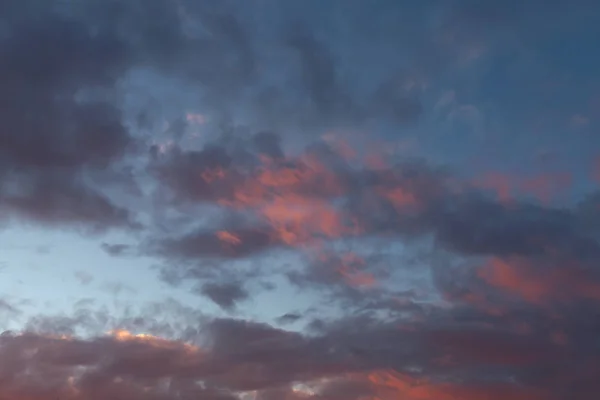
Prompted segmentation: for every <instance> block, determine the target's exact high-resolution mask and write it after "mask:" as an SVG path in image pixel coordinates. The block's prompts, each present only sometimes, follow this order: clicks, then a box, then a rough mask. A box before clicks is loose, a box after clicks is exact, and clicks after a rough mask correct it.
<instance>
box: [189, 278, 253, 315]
mask: <svg viewBox="0 0 600 400" xmlns="http://www.w3.org/2000/svg"><path fill="white" fill-rule="evenodd" d="M199 291H200V293H202V294H203V295H204V296H206V297H208V298H209V299H211V300H212V301H213V302H214V303H216V304H218V305H219V306H220V307H222V308H223V309H225V310H233V309H234V308H235V306H236V305H237V303H238V302H241V301H244V300H246V299H247V298H248V297H249V294H248V292H247V291H246V290H245V289H244V287H243V286H242V285H240V284H236V283H223V284H219V283H205V284H204V285H202V287H201V288H200V289H199Z"/></svg>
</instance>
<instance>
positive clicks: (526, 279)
mask: <svg viewBox="0 0 600 400" xmlns="http://www.w3.org/2000/svg"><path fill="white" fill-rule="evenodd" d="M561 267H562V268H556V267H555V266H553V265H551V264H550V263H549V265H542V266H538V265H536V264H535V263H532V262H531V261H529V260H527V259H523V258H509V259H501V258H492V259H491V260H489V262H488V263H487V264H486V265H485V266H484V267H483V268H482V269H480V270H479V276H480V277H481V278H482V279H483V280H484V281H485V282H487V283H488V284H490V285H492V286H493V287H496V288H499V289H501V290H503V291H505V292H507V293H509V294H512V295H516V296H519V297H520V298H521V299H523V300H525V301H528V302H531V303H536V304H543V303H545V302H547V301H552V300H572V299H577V298H587V299H595V300H600V283H598V282H595V281H594V280H591V279H587V278H586V276H585V274H584V271H583V270H582V269H581V268H580V267H578V266H577V265H563V266H561Z"/></svg>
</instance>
